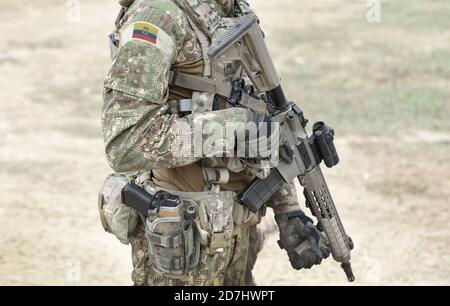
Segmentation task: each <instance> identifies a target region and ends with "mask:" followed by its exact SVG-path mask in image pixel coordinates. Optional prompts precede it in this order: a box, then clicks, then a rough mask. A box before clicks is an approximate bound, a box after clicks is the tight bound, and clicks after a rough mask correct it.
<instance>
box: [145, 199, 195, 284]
mask: <svg viewBox="0 0 450 306" xmlns="http://www.w3.org/2000/svg"><path fill="white" fill-rule="evenodd" d="M197 211H198V205H197V204H196V203H195V202H193V201H188V200H186V201H185V200H183V201H181V202H180V204H179V205H178V206H175V207H171V206H163V205H161V206H159V207H157V208H155V209H152V210H149V212H148V217H147V220H146V225H145V235H146V237H147V241H148V254H149V259H150V261H151V262H152V264H153V267H154V269H155V271H156V272H159V273H163V274H164V275H166V276H169V277H175V278H176V277H183V276H184V275H186V274H187V273H188V272H189V271H191V270H192V269H194V268H195V267H196V266H197V264H198V262H199V257H200V240H199V238H198V237H197V236H198V233H197V232H196V230H195V227H194V219H195V217H196V215H197Z"/></svg>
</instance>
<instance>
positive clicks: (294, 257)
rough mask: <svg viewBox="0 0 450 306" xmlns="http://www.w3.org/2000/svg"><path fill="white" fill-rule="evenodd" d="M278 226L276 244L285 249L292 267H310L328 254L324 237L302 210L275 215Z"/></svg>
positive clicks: (297, 268) (328, 250)
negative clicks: (278, 238) (278, 235)
mask: <svg viewBox="0 0 450 306" xmlns="http://www.w3.org/2000/svg"><path fill="white" fill-rule="evenodd" d="M275 219H276V221H277V223H278V226H279V228H280V240H279V241H278V244H279V245H280V247H281V248H282V249H285V250H286V251H287V254H288V256H289V261H290V262H291V265H292V267H293V268H294V269H296V270H300V269H310V268H311V267H312V266H313V265H319V264H320V263H321V262H322V259H323V258H328V256H330V249H329V248H328V246H327V245H326V242H325V238H324V237H323V236H322V235H321V233H320V232H319V230H318V229H317V228H316V227H315V226H314V225H313V221H312V220H311V219H310V218H308V217H307V216H306V215H305V214H304V213H303V212H301V211H297V212H291V213H289V214H281V215H277V216H275Z"/></svg>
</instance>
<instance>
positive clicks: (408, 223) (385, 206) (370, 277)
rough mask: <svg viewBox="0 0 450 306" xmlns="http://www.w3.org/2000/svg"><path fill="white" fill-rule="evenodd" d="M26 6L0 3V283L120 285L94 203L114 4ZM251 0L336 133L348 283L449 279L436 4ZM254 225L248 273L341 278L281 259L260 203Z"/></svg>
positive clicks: (446, 145) (126, 262)
mask: <svg viewBox="0 0 450 306" xmlns="http://www.w3.org/2000/svg"><path fill="white" fill-rule="evenodd" d="M69 2H70V1H69ZM39 3H40V4H37V3H30V1H25V0H17V1H2V2H1V3H0V20H1V21H0V23H1V28H2V43H1V44H0V84H1V90H0V101H1V106H2V111H1V112H0V135H1V137H0V181H1V183H0V224H1V225H0V226H1V230H2V234H1V235H0V284H2V285H18V284H26V285H49V284H56V285H81V284H87V285H105V284H110V285H129V284H130V283H131V280H130V271H131V258H130V249H129V247H128V246H125V245H121V244H120V243H119V242H118V241H116V240H115V238H114V237H112V236H110V235H107V234H106V233H104V232H103V230H102V229H101V225H100V223H99V219H98V214H97V191H98V188H99V186H100V184H101V183H102V180H103V179H104V178H105V177H106V175H107V174H108V173H110V172H111V170H110V169H109V168H108V166H107V163H106V160H105V157H104V153H103V141H102V137H101V133H100V109H101V92H102V80H103V77H104V75H105V74H106V72H107V69H108V66H109V63H110V59H109V51H108V44H107V40H106V35H107V34H108V32H109V31H110V30H111V28H112V24H113V22H114V19H115V16H116V14H117V11H118V6H117V3H116V1H115V0H109V1H104V0H102V1H100V0H91V1H81V21H80V22H69V20H68V18H67V12H68V8H67V5H66V1H62V0H61V1H57V0H44V1H39ZM251 3H252V4H253V6H254V7H255V8H256V10H257V12H258V13H259V15H260V17H261V19H262V26H263V28H264V30H265V31H266V35H267V37H268V38H269V44H270V48H271V50H272V52H273V54H274V58H275V61H276V63H277V65H278V67H279V70H280V73H281V75H282V77H283V80H284V82H285V86H286V91H287V92H288V93H289V95H290V97H291V98H292V99H294V100H295V101H297V102H298V103H299V104H300V105H301V106H302V107H303V108H304V110H305V113H306V114H307V115H308V117H310V119H311V120H312V121H317V120H319V119H323V120H325V121H327V122H329V123H330V124H332V125H333V126H334V127H335V129H336V131H337V147H338V150H339V153H340V157H341V163H340V165H339V166H338V167H337V168H335V169H331V170H328V169H326V170H325V174H326V177H327V179H328V184H329V186H330V190H331V192H332V193H333V196H334V198H335V202H336V204H337V205H338V209H339V210H340V213H341V217H342V219H343V221H344V224H345V226H346V228H347V231H348V232H349V233H350V234H351V235H352V238H353V240H354V242H355V245H356V248H355V250H354V252H353V254H352V255H353V261H352V262H353V266H354V272H355V275H356V277H357V281H356V284H357V285H366V284H377V285H378V284H380V285H388V284H394V285H405V284H417V285H422V284H423V285H431V284H438V285H450V252H449V251H450V249H449V248H450V219H449V205H450V203H449V197H450V154H449V153H450V121H449V118H450V30H449V29H450V3H449V2H447V1H436V2H430V1H408V2H405V1H388V2H387V3H386V2H383V3H385V4H383V6H382V9H383V11H382V15H381V16H382V20H381V22H380V23H377V24H372V23H369V22H368V21H367V20H366V12H367V9H368V8H367V6H366V1H312V0H304V1H299V0H280V1H267V0H258V1H256V0H253V1H251ZM69 17H70V16H69ZM69 19H70V18H69ZM262 226H263V227H264V229H265V231H266V236H267V237H266V242H265V248H264V250H263V251H262V253H261V255H260V257H259V259H258V262H257V265H256V268H255V276H256V280H257V282H258V284H261V285H316V284H318V285H333V284H343V285H344V284H347V283H346V280H345V276H344V274H343V272H342V271H341V269H340V268H339V265H338V264H337V263H336V262H334V261H333V260H331V259H329V260H327V261H326V262H325V263H324V264H322V265H321V266H318V267H315V268H314V269H312V270H310V271H300V272H299V271H293V270H292V269H291V267H290V265H289V262H288V259H287V257H286V255H285V254H284V253H283V251H282V250H280V249H279V248H278V246H277V244H276V240H277V233H276V230H275V229H274V224H273V221H272V219H271V218H270V216H268V218H266V220H265V221H264V224H263V225H262Z"/></svg>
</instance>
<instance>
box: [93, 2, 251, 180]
mask: <svg viewBox="0 0 450 306" xmlns="http://www.w3.org/2000/svg"><path fill="white" fill-rule="evenodd" d="M124 20H125V22H124V23H123V25H121V26H120V29H119V35H120V46H119V47H120V48H119V51H118V55H117V56H116V58H115V60H114V62H113V65H112V67H111V69H110V71H109V73H108V75H107V77H106V79H105V82H104V88H105V89H104V97H103V108H102V130H103V135H104V140H105V145H106V155H107V158H108V161H109V163H110V165H111V167H112V168H113V169H114V170H115V171H117V172H128V171H137V170H148V169H156V168H172V167H180V166H184V165H188V164H190V163H192V162H194V161H196V160H197V159H199V158H201V157H202V156H201V155H198V154H197V155H195V154H192V155H182V154H176V153H178V152H174V150H173V148H179V147H180V145H182V144H183V143H185V142H186V140H187V139H188V138H190V137H191V136H192V134H193V133H194V122H199V121H202V122H204V123H207V122H214V123H216V124H219V125H221V126H225V125H226V124H227V123H228V122H233V121H234V120H238V121H239V120H240V121H244V122H245V121H246V120H247V117H248V114H247V111H246V110H244V109H237V108H235V109H230V110H223V111H219V112H212V113H209V114H204V115H196V117H195V120H194V117H193V116H187V117H185V118H179V117H178V116H177V115H167V114H166V107H167V106H166V103H165V102H166V101H167V96H168V79H169V73H170V67H171V65H172V64H173V63H177V62H189V61H190V59H193V58H197V59H198V58H199V54H196V52H201V51H200V48H198V47H196V46H195V43H196V38H195V36H194V33H193V32H191V31H192V30H190V27H189V25H188V21H187V19H186V17H185V16H184V13H183V12H182V11H181V10H180V9H179V8H178V7H177V6H176V5H175V4H173V3H172V2H171V1H165V0H155V1H143V0H142V1H139V0H137V1H136V2H135V3H134V4H133V5H132V6H131V7H130V9H129V10H128V12H127V15H126V16H125V17H124ZM202 137H203V135H202Z"/></svg>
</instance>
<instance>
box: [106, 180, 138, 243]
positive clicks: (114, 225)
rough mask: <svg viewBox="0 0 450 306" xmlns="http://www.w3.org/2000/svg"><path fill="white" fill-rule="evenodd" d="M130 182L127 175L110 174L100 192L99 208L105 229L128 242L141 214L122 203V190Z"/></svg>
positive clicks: (122, 240)
mask: <svg viewBox="0 0 450 306" xmlns="http://www.w3.org/2000/svg"><path fill="white" fill-rule="evenodd" d="M127 183H128V179H127V177H125V176H123V175H120V174H112V175H110V176H108V177H107V178H106V180H105V182H104V183H103V186H102V188H101V190H100V192H99V198H98V209H99V213H100V220H101V222H102V226H103V229H104V230H105V231H107V232H109V233H111V234H113V235H114V236H116V238H117V239H119V241H120V242H122V243H123V244H128V243H129V239H128V237H129V236H130V235H131V233H132V232H133V231H134V230H135V228H136V226H137V223H138V221H139V215H138V213H137V212H136V211H135V210H134V209H131V208H130V207H127V206H125V205H124V204H122V201H121V191H122V189H123V187H124V186H125V185H126V184H127Z"/></svg>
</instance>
